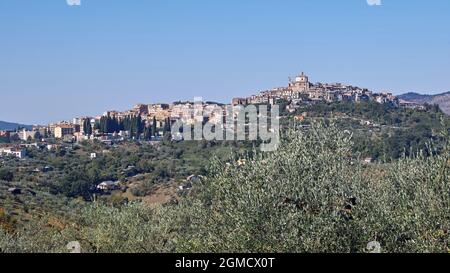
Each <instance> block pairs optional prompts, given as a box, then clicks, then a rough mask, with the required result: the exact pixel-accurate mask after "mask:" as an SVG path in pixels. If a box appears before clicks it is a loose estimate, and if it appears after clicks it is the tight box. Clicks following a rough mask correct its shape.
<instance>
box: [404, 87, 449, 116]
mask: <svg viewBox="0 0 450 273" xmlns="http://www.w3.org/2000/svg"><path fill="white" fill-rule="evenodd" d="M398 98H399V99H401V100H404V101H407V102H412V103H417V104H437V105H439V107H440V108H441V110H442V111H443V112H444V113H445V114H447V115H450V91H448V92H444V93H441V94H435V95H424V94H420V93H416V92H409V93H405V94H402V95H400V96H398Z"/></svg>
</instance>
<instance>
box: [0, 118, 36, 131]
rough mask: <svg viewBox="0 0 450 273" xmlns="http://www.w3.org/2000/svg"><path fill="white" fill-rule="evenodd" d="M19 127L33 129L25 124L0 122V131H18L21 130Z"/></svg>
mask: <svg viewBox="0 0 450 273" xmlns="http://www.w3.org/2000/svg"><path fill="white" fill-rule="evenodd" d="M19 127H21V128H27V129H31V128H32V126H31V125H24V124H20V123H15V122H7V121H1V120H0V130H17V128H19Z"/></svg>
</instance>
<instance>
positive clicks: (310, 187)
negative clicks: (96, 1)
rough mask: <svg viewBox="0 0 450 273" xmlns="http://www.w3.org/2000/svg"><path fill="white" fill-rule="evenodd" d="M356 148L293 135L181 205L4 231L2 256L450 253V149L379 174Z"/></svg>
mask: <svg viewBox="0 0 450 273" xmlns="http://www.w3.org/2000/svg"><path fill="white" fill-rule="evenodd" d="M444 137H445V138H447V139H448V135H445V136H444ZM351 149H352V141H351V135H350V134H349V133H346V132H343V131H341V130H339V129H337V128H336V127H335V126H333V125H324V124H316V125H314V126H313V127H312V128H311V129H310V130H307V131H303V130H301V129H297V128H292V129H291V130H289V131H288V132H286V134H285V135H283V138H282V141H281V143H280V147H279V149H278V150H276V151H274V152H271V153H259V152H256V151H255V152H253V153H250V154H249V155H248V156H245V157H241V158H237V159H236V160H228V161H220V160H218V159H215V160H212V163H211V166H210V170H209V174H208V176H207V177H206V178H205V179H203V180H202V181H201V182H200V183H199V184H195V185H194V188H193V189H192V191H191V193H190V194H189V195H188V196H187V197H185V198H182V199H181V200H180V202H179V203H178V204H176V205H175V204H174V205H164V206H161V205H157V206H149V205H145V204H143V203H142V204H141V203H130V204H128V205H124V206H121V207H118V208H115V207H108V206H105V205H100V204H93V205H91V206H88V207H87V208H85V209H84V210H83V211H82V212H81V213H80V214H79V216H78V218H77V219H66V220H64V221H62V222H61V223H56V224H55V223H54V221H49V219H45V218H42V219H41V220H39V221H37V222H36V221H34V222H33V221H32V222H30V223H29V224H28V225H27V226H25V227H24V228H21V229H19V230H18V231H17V232H16V233H13V234H10V233H6V232H3V231H1V229H0V252H68V250H67V248H66V245H67V243H69V242H72V241H77V242H79V243H80V245H81V250H82V252H201V253H203V252H345V253H347V252H366V251H368V250H367V245H368V244H369V242H371V243H373V242H376V244H380V245H381V250H382V251H383V252H448V251H449V250H450V243H449V242H450V235H449V230H450V207H449V206H450V181H449V180H450V179H449V168H450V159H449V156H450V155H449V147H448V144H447V146H446V147H445V149H444V152H442V153H441V154H440V155H433V156H431V157H425V156H423V155H422V154H420V153H419V154H417V155H415V156H412V157H405V158H403V159H401V160H398V161H396V162H395V163H389V164H370V165H363V164H360V163H358V162H360V160H359V159H358V158H357V157H356V156H355V155H354V154H352V152H351ZM430 154H434V153H430Z"/></svg>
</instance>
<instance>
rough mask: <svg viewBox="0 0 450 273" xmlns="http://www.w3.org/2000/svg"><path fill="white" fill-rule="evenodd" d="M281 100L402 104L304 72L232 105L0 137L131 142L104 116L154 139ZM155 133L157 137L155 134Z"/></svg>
mask: <svg viewBox="0 0 450 273" xmlns="http://www.w3.org/2000/svg"><path fill="white" fill-rule="evenodd" d="M280 100H284V101H288V102H290V104H289V105H288V110H289V109H293V110H294V111H295V107H294V106H298V105H301V104H302V103H314V102H321V101H325V102H333V101H349V102H356V103H357V102H361V101H374V102H378V103H381V104H385V103H390V104H392V105H396V106H398V105H399V100H398V98H397V97H396V96H394V95H393V94H392V93H388V92H385V93H373V92H372V91H370V90H368V89H364V88H359V87H355V86H351V85H344V84H341V83H332V84H326V83H315V84H313V83H311V82H310V81H309V77H308V76H307V75H305V74H304V73H301V74H300V75H299V76H297V77H295V78H294V79H291V78H290V79H289V82H288V86H286V87H279V88H274V89H272V90H268V91H262V92H259V93H258V94H257V95H252V96H250V97H245V98H234V99H233V100H232V103H231V105H226V104H219V103H214V102H206V103H205V102H201V103H194V102H174V103H171V104H164V103H160V104H137V105H135V106H134V107H133V108H132V109H130V110H127V111H123V112H120V111H107V112H105V113H103V115H100V116H96V117H77V118H74V119H73V120H72V121H71V122H67V121H62V122H58V123H53V124H49V125H47V126H34V127H33V128H32V129H20V130H16V131H0V138H8V139H10V140H13V141H14V140H22V141H28V142H30V141H40V142H43V140H44V139H46V138H49V137H51V138H55V139H58V140H62V141H64V142H75V141H83V140H98V141H101V142H110V143H112V142H120V141H124V140H127V139H130V138H131V137H130V132H128V131H119V132H114V133H109V134H105V133H101V132H100V130H99V129H98V126H96V125H98V124H99V123H100V120H101V119H102V117H109V118H114V119H115V120H119V121H120V120H124V119H126V118H130V117H140V120H141V121H142V122H143V123H144V124H145V126H146V127H149V128H152V129H155V128H156V129H157V132H153V134H154V135H153V137H152V139H156V140H158V139H161V137H162V134H163V128H166V125H167V123H170V125H172V124H173V123H175V122H177V121H182V122H183V123H184V124H194V123H197V122H207V121H208V122H210V123H213V124H218V123H222V124H225V123H226V117H225V115H226V111H227V109H226V107H227V106H232V107H235V108H238V107H237V106H241V105H248V104H272V105H273V104H277V103H279V102H280ZM86 124H90V129H89V132H85V127H86ZM155 133H156V134H155ZM1 154H9V155H15V156H17V157H23V156H25V155H24V152H23V149H22V148H20V149H19V148H15V147H13V148H5V149H2V150H0V155H1Z"/></svg>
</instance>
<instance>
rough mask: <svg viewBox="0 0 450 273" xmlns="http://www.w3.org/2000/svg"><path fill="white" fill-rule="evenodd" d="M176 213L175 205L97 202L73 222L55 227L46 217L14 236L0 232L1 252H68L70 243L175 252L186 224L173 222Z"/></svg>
mask: <svg viewBox="0 0 450 273" xmlns="http://www.w3.org/2000/svg"><path fill="white" fill-rule="evenodd" d="M176 215H177V214H176V213H173V212H172V208H171V207H167V208H163V207H161V206H159V205H156V206H148V205H143V204H140V203H134V204H130V205H125V206H122V207H120V208H115V207H111V206H105V205H99V204H93V205H91V206H88V207H87V208H86V209H84V210H83V211H82V212H81V213H80V215H79V217H78V218H77V219H76V222H72V223H71V224H61V225H59V226H56V227H55V226H51V225H50V224H49V222H50V221H49V219H48V218H42V219H41V220H40V221H38V222H37V223H36V222H34V223H32V224H29V225H27V226H25V227H24V228H23V229H21V230H20V231H19V232H18V233H16V234H13V235H11V234H8V233H5V232H1V231H0V252H31V253H33V252H51V253H55V252H62V253H67V252H70V249H68V248H67V245H68V244H69V243H70V242H76V243H77V244H80V246H81V252H87V253H136V252H138V253H156V252H173V251H174V250H175V246H174V242H175V239H176V238H177V236H176V234H177V233H179V231H178V227H180V226H182V225H181V224H178V225H175V226H174V225H172V224H173V223H175V222H176V218H174V217H173V216H176ZM168 217H170V219H168ZM174 233H175V234H174Z"/></svg>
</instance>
